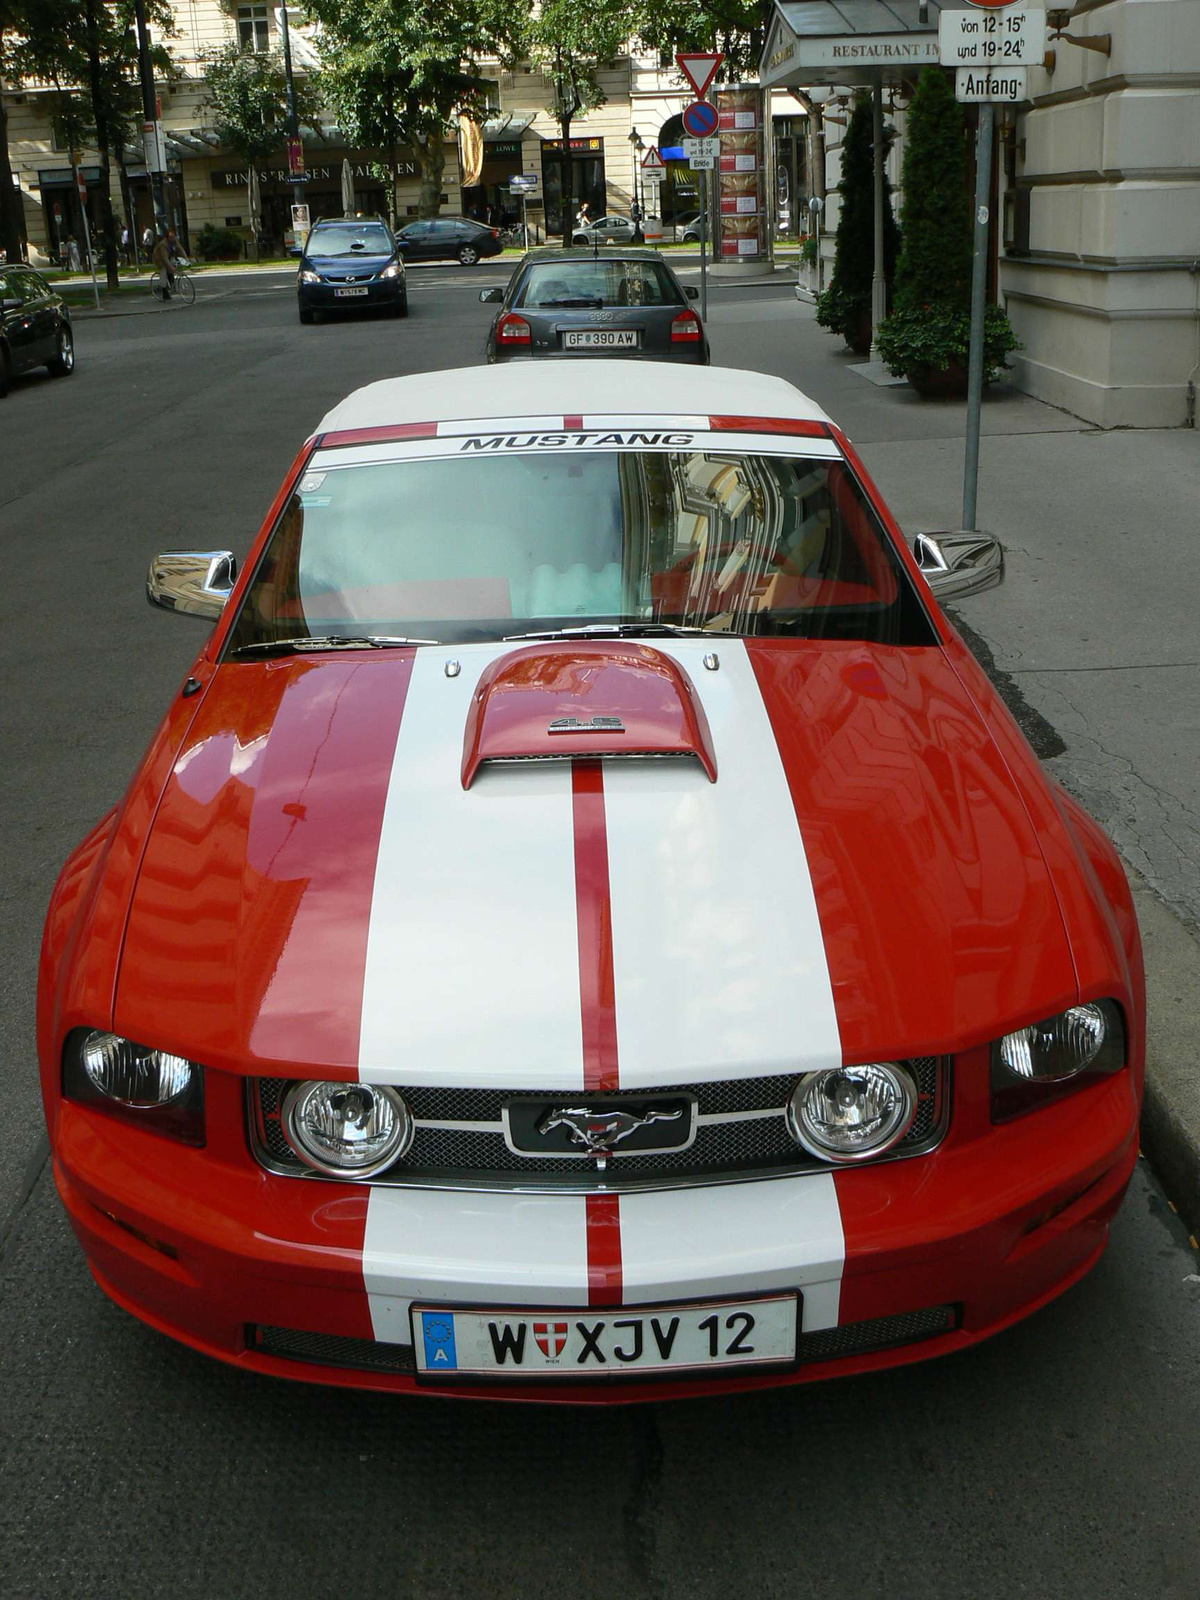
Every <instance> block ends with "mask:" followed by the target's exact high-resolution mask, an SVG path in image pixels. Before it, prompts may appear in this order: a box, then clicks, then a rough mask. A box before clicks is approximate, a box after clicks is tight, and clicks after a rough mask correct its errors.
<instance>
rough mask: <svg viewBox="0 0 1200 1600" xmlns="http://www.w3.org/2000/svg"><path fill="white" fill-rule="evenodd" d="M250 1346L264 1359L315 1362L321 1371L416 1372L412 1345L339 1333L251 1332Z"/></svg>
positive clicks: (261, 1328) (289, 1329)
mask: <svg viewBox="0 0 1200 1600" xmlns="http://www.w3.org/2000/svg"><path fill="white" fill-rule="evenodd" d="M250 1344H251V1347H252V1348H253V1349H255V1350H261V1351H262V1352H263V1354H264V1355H268V1356H281V1357H282V1358H283V1359H284V1360H286V1361H312V1362H314V1363H315V1364H316V1365H317V1366H321V1367H366V1368H368V1369H370V1370H372V1371H375V1372H414V1371H415V1370H416V1363H415V1362H414V1360H413V1351H412V1345H410V1344H379V1343H378V1342H377V1341H376V1340H374V1339H347V1338H345V1337H343V1335H341V1334H338V1333H301V1332H300V1331H299V1330H298V1329H296V1328H268V1327H265V1326H259V1327H255V1328H252V1329H251V1330H250Z"/></svg>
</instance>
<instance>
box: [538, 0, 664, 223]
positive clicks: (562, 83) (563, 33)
mask: <svg viewBox="0 0 1200 1600" xmlns="http://www.w3.org/2000/svg"><path fill="white" fill-rule="evenodd" d="M638 16H639V9H638V8H637V7H636V6H635V5H634V4H633V3H632V0H611V3H608V0H542V3H541V5H540V6H539V7H538V8H537V10H536V11H535V12H534V13H533V15H532V16H530V18H529V20H528V23H527V25H526V27H525V29H524V30H523V34H522V36H521V38H522V43H523V48H524V50H525V51H526V53H527V54H528V55H529V56H530V58H531V60H532V61H533V63H534V65H535V66H536V67H537V68H538V70H539V71H540V72H541V73H542V75H543V77H545V78H546V79H547V80H548V81H549V83H550V89H551V97H552V98H551V110H552V112H553V114H554V117H555V119H556V121H557V122H558V126H559V129H560V131H561V135H562V148H563V163H562V172H563V187H562V227H563V238H564V240H566V239H569V238H570V237H571V227H572V224H573V222H574V217H573V211H574V204H573V193H572V177H573V163H572V161H571V155H570V151H571V124H572V122H574V120H575V119H576V117H582V116H586V115H587V113H588V112H589V111H594V110H595V109H596V108H597V107H598V106H602V105H603V104H604V103H605V100H606V99H607V96H606V95H605V93H604V90H603V88H602V86H601V84H600V83H599V81H598V79H597V76H596V74H597V73H598V72H599V71H600V69H601V68H602V67H607V66H611V65H612V63H613V62H615V61H616V60H617V59H618V57H620V55H621V54H622V53H623V52H624V50H625V49H626V46H627V41H628V40H629V39H630V37H631V36H632V34H633V33H634V31H635V26H636V23H637V20H638Z"/></svg>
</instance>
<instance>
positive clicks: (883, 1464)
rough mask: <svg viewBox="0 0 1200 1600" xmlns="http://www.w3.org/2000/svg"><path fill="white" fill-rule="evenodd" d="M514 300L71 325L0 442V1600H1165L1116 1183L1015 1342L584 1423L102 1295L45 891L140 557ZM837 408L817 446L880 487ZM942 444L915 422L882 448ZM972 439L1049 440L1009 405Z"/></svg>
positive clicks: (1155, 1301)
mask: <svg viewBox="0 0 1200 1600" xmlns="http://www.w3.org/2000/svg"><path fill="white" fill-rule="evenodd" d="M503 276H504V269H499V270H498V269H494V268H480V269H477V270H476V271H474V272H466V271H463V270H461V269H458V268H456V267H454V268H448V269H439V268H433V269H425V270H423V271H421V270H418V271H415V272H414V273H413V279H414V283H413V292H412V306H413V310H412V315H411V317H410V318H409V320H408V321H407V322H393V321H390V320H363V321H358V322H354V323H346V324H336V325H328V324H327V325H324V326H320V327H313V328H301V327H300V326H299V325H298V323H297V322H296V317H295V309H294V305H293V302H292V299H291V296H290V293H289V292H288V291H289V288H290V284H289V282H288V281H287V280H286V279H285V278H283V277H279V278H277V279H272V278H248V279H244V280H242V279H239V280H222V281H220V282H219V283H212V284H206V283H204V282H203V281H202V282H201V294H200V298H199V299H198V301H197V303H196V305H195V307H194V308H192V309H190V310H188V309H185V308H182V307H180V308H175V307H170V308H167V309H165V310H161V311H156V312H152V313H151V314H149V315H144V316H137V317H118V318H111V319H103V320H91V321H83V320H81V321H80V323H79V326H78V340H77V342H78V349H79V367H78V371H77V373H76V375H75V376H74V377H73V378H72V379H70V380H69V381H67V382H51V381H50V380H48V379H44V378H42V377H40V376H39V377H35V378H32V379H27V380H18V381H17V382H16V383H15V384H14V392H13V394H12V396H11V397H10V399H9V400H7V401H6V402H4V403H3V405H2V406H0V559H2V562H3V566H2V568H0V570H2V571H3V574H4V577H3V581H2V583H0V705H2V706H3V760H2V761H0V818H2V819H3V827H2V829H0V1072H2V1074H3V1076H2V1078H0V1082H2V1083H3V1085H4V1091H5V1096H6V1105H7V1109H8V1111H9V1115H8V1117H7V1118H6V1119H4V1122H3V1125H2V1126H0V1228H2V1229H3V1230H4V1232H5V1238H4V1242H3V1245H2V1246H0V1484H2V1485H3V1487H2V1489H0V1593H3V1594H4V1595H5V1596H6V1597H7V1600H26V1597H28V1600H35V1597H36V1600H43V1597H50V1596H53V1597H59V1596H63V1597H70V1600H74V1597H76V1596H78V1597H81V1600H82V1597H87V1596H96V1597H102V1600H112V1597H121V1600H132V1597H140V1596H156V1597H157V1596H160V1595H162V1594H164V1593H167V1592H169V1593H171V1594H172V1596H173V1597H175V1600H185V1597H191V1596H196V1597H209V1596H211V1597H225V1596H242V1595H245V1596H251V1595H252V1596H255V1597H256V1600H273V1597H275V1596H280V1597H282V1596H285V1595H286V1596H289V1597H292V1596H295V1595H298V1594H299V1595H305V1596H312V1597H315V1600H324V1597H326V1596H328V1597H331V1600H332V1597H333V1596H337V1597H339V1600H343V1597H348V1600H359V1597H364V1600H365V1597H372V1596H376V1595H379V1596H383V1595H387V1596H421V1597H423V1596H443V1595H445V1596H451V1595H453V1596H455V1597H459V1596H463V1595H467V1596H473V1595H484V1594H486V1595H488V1596H505V1597H508V1596H512V1597H520V1600H525V1597H535V1596H542V1595H547V1596H550V1595H554V1596H559V1595H563V1594H569V1595H572V1596H577V1597H580V1600H587V1597H591V1596H593V1595H594V1596H597V1597H600V1596H603V1597H604V1600H611V1597H612V1596H613V1595H614V1594H621V1593H623V1594H629V1595H632V1596H636V1597H641V1596H646V1597H658V1596H669V1597H675V1596H681V1597H682V1596H689V1597H692V1596H695V1597H706V1596H709V1595H711V1596H714V1597H716V1596H718V1595H719V1596H721V1597H722V1600H723V1597H724V1596H726V1595H727V1594H729V1593H730V1592H740V1591H745V1590H749V1591H750V1592H752V1593H756V1594H764V1595H772V1596H774V1595H779V1596H785V1595H786V1596H809V1595H812V1596H837V1597H842V1596H855V1597H857V1596H875V1595H878V1596H887V1597H889V1600H891V1597H907V1596H914V1597H915V1596H917V1595H924V1594H927V1593H929V1592H938V1593H941V1594H947V1595H951V1596H960V1595H961V1596H969V1597H980V1600H983V1597H990V1596H996V1597H1001V1596H1003V1597H1006V1600H1007V1597H1011V1596H1021V1595H1036V1596H1043V1597H1053V1596H1071V1597H1074V1596H1085V1595H1086V1596H1089V1597H1091V1596H1105V1597H1107V1596H1118V1595H1121V1596H1124V1595H1131V1596H1172V1597H1178V1600H1192V1597H1194V1596H1196V1595H1197V1594H1198V1593H1200V1525H1198V1523H1197V1519H1196V1516H1195V1497H1194V1485H1195V1482H1196V1479H1197V1475H1198V1474H1197V1468H1198V1467H1200V1338H1198V1335H1200V1277H1198V1276H1197V1265H1196V1257H1195V1256H1194V1255H1193V1253H1192V1251H1191V1250H1190V1249H1189V1248H1188V1243H1187V1239H1186V1236H1185V1234H1184V1232H1183V1230H1182V1228H1181V1227H1180V1225H1179V1224H1178V1222H1177V1221H1176V1219H1175V1218H1174V1217H1173V1216H1172V1215H1171V1213H1170V1210H1169V1209H1168V1206H1167V1203H1166V1201H1165V1200H1164V1197H1163V1195H1162V1193H1161V1191H1160V1190H1159V1189H1158V1188H1157V1186H1156V1185H1155V1183H1154V1181H1153V1179H1152V1177H1151V1176H1150V1174H1149V1173H1148V1172H1147V1171H1146V1170H1145V1168H1144V1167H1139V1170H1138V1173H1137V1176H1136V1177H1135V1181H1134V1184H1133V1186H1132V1189H1131V1192H1130V1196H1129V1199H1128V1200H1127V1202H1126V1205H1125V1207H1124V1209H1123V1211H1122V1213H1121V1214H1120V1216H1119V1218H1118V1219H1117V1222H1116V1225H1115V1227H1114V1230H1113V1240H1112V1244H1111V1247H1110V1249H1109V1251H1108V1253H1107V1255H1106V1256H1105V1258H1104V1259H1103V1261H1102V1262H1101V1264H1100V1266H1099V1267H1098V1268H1097V1269H1096V1271H1095V1272H1094V1273H1093V1274H1092V1275H1091V1276H1090V1277H1089V1278H1088V1279H1087V1280H1085V1281H1084V1282H1083V1283H1082V1284H1080V1285H1078V1286H1077V1287H1076V1288H1074V1289H1072V1290H1071V1291H1070V1292H1069V1293H1068V1294H1067V1295H1065V1296H1064V1297H1063V1298H1062V1299H1061V1300H1060V1301H1058V1302H1057V1303H1056V1304H1055V1305H1053V1306H1052V1307H1050V1308H1048V1309H1047V1310H1045V1311H1043V1312H1042V1313H1041V1314H1039V1315H1038V1316H1037V1317H1036V1318H1034V1319H1033V1320H1032V1321H1030V1322H1027V1323H1025V1324H1023V1325H1022V1326H1020V1327H1018V1328H1016V1329H1013V1330H1012V1331H1010V1332H1009V1333H1007V1334H1005V1335H1003V1336H1001V1337H1000V1338H998V1339H996V1340H994V1341H992V1342H991V1343H990V1344H988V1345H986V1346H983V1347H981V1348H979V1349H977V1350H974V1351H972V1352H969V1353H967V1354H964V1355H960V1356H957V1357H955V1358H953V1359H950V1360H944V1361H942V1362H938V1363H933V1364H927V1365H923V1366H918V1367H914V1368H911V1369H907V1370H904V1371H900V1372H896V1373H891V1374H887V1375H884V1376H880V1377H872V1378H868V1379H857V1380H851V1381H846V1382H842V1383H839V1384H826V1385H819V1386H812V1387H808V1388H805V1389H800V1390H790V1391H784V1392H780V1393H777V1394H774V1395H770V1394H768V1395H761V1396H754V1397H751V1398H738V1399H732V1400H712V1401H707V1402H688V1403H679V1404H675V1405H668V1406H657V1407H651V1408H645V1409H638V1410H619V1411H615V1412H607V1413H601V1414H595V1413H591V1412H588V1413H576V1412H572V1411H569V1410H566V1411H564V1410H559V1409H545V1410H543V1409H529V1408H524V1407H520V1408H506V1407H501V1406H496V1405H494V1404H491V1403H446V1402H440V1401H431V1400H418V1401H413V1402H399V1403H397V1402H394V1401H389V1400H385V1399H380V1398H367V1397H361V1396H355V1395H350V1394H346V1393H343V1392H340V1391H335V1390H321V1389H309V1388H305V1387H302V1386H293V1385H289V1384H285V1383H282V1382H273V1381H270V1380H265V1379H260V1378H256V1377H253V1376H248V1375H243V1374H239V1373H236V1372H233V1371H230V1370H228V1369H226V1368H223V1367H221V1366H219V1365H217V1364H214V1363H210V1362H208V1361H206V1360H204V1359H202V1358H200V1357H198V1356H194V1355H193V1354H191V1353H190V1352H188V1351H186V1350H184V1349H182V1348H180V1347H177V1346H174V1345H172V1344H171V1343H169V1342H168V1341H166V1340H164V1339H162V1338H160V1337H159V1336H158V1335H156V1334H154V1333H151V1332H150V1331H149V1330H147V1329H145V1328H143V1327H142V1326H141V1325H140V1324H138V1323H136V1322H134V1321H133V1320H131V1319H130V1318H128V1317H127V1316H125V1315H124V1313H122V1312H120V1311H118V1310H116V1309H115V1308H114V1307H113V1306H111V1305H110V1304H109V1303H108V1302H107V1301H106V1300H105V1299H104V1297H103V1296H102V1295H101V1294H100V1292H99V1291H98V1290H97V1289H96V1288H95V1287H94V1286H93V1285H92V1283H91V1281H90V1279H89V1277H88V1274H87V1272H86V1269H85V1267H84V1265H83V1261H82V1258H81V1256H80V1254H79V1252H78V1250H77V1248H76V1246H75V1244H74V1241H73V1239H72V1237H71V1235H70V1232H69V1229H68V1228H67V1226H66V1224H65V1221H64V1219H63V1217H62V1214H61V1212H60V1210H59V1207H58V1205H57V1201H56V1199H55V1196H54V1192H53V1186H52V1184H51V1182H50V1181H49V1178H48V1175H47V1173H46V1172H45V1170H44V1168H43V1167H42V1165H41V1159H40V1147H39V1142H38V1141H39V1133H40V1120H41V1114H40V1105H39V1102H38V1098H37V1094H36V1083H35V1069H34V1060H33V987H34V976H35V964H36V952H37V943H38V936H39V930H40V922H41V917H42V914H43V910H44V906H45V901H46V897H47V895H48V893H49V889H50V886H51V884H52V882H53V879H54V876H55V874H56V872H57V870H58V866H59V864H60V863H61V861H62V859H63V857H64V856H65V854H66V853H67V851H68V850H69V849H70V847H71V846H72V845H73V844H74V842H75V841H76V840H77V839H78V838H79V836H80V835H81V834H82V833H83V832H84V831H85V829H86V828H87V826H88V825H89V824H90V823H91V822H92V821H93V820H94V819H95V818H96V817H97V816H99V815H100V813H101V812H102V811H103V810H104V809H105V808H106V807H107V806H108V805H109V804H110V803H111V802H112V801H113V800H114V799H115V798H116V797H117V795H118V794H119V793H120V791H121V789H122V788H123V787H124V784H125V782H126V781H127V779H128V776H129V774H130V772H131V771H132V769H133V766H134V764H135V762H136V760H137V758H138V756H139V754H140V752H141V750H142V748H143V747H144V745H145V743H146V740H147V739H148V737H149V735H150V733H151V731H152V729H153V727H154V725H155V723H156V722H157V720H158V718H159V717H160V715H161V713H162V711H163V709H164V707H165V705H166V703H167V699H168V697H169V695H170V694H171V692H172V690H173V688H174V686H175V685H176V684H177V682H178V680H179V678H180V677H181V675H182V673H183V671H184V669H185V667H186V665H187V663H188V662H189V660H190V659H191V656H192V654H193V653H194V650H195V648H196V646H197V644H198V642H199V639H200V638H201V636H202V634H201V632H200V631H199V629H200V627H201V626H202V625H199V624H192V623H189V622H188V621H187V620H186V619H183V618H177V617H171V616H168V615H167V614H166V613H164V612H156V611H152V610H150V608H148V607H147V606H146V604H145V602H144V599H143V581H144V574H145V567H146V563H147V560H148V559H149V557H150V556H151V555H152V554H153V553H154V551H155V550H157V549H159V548H165V547H170V546H185V545H201V546H206V547H224V546H228V547H231V548H233V549H234V550H236V551H237V552H238V553H239V554H241V553H242V552H244V550H245V549H246V547H247V545H248V543H249V541H250V539H251V537H252V535H253V532H254V530H255V528H256V527H257V525H258V522H259V520H260V518H261V516H262V514H263V512H264V510H265V508H266V506H267V504H268V503H269V501H270V499H271V497H272V494H273V492H274V489H275V487H276V485H277V483H278V480H279V479H280V477H281V476H282V474H283V472H284V470H285V469H286V467H287V465H288V463H289V461H290V460H291V457H292V455H293V454H294V452H295V449H296V447H297V446H298V444H299V443H300V441H301V440H302V439H303V438H304V437H305V435H306V434H307V433H308V431H309V430H310V429H311V428H312V426H313V425H314V423H315V422H316V421H317V420H318V419H319V417H320V416H321V414H322V413H323V411H324V410H325V409H327V407H328V406H329V405H330V404H332V403H333V402H334V401H336V400H337V399H339V398H341V397H342V396H343V395H344V394H345V393H346V392H347V391H348V390H349V389H351V388H354V387H356V386H357V385H359V384H361V383H365V382H368V381H370V380H372V379H374V378H378V377H383V376H387V375H390V374H395V373H399V372H417V371H422V370H427V369H430V368H435V367H439V366H465V365H470V364H474V363H475V362H476V361H477V360H478V359H479V357H480V354H481V350H482V340H483V332H484V329H485V327H486V323H487V318H488V314H489V313H488V310H487V308H485V307H482V306H480V305H479V304H478V302H477V291H478V289H479V288H480V287H483V286H484V285H486V284H489V283H492V282H498V281H501V279H502V278H503ZM794 305H795V303H794V301H792V299H791V297H790V292H788V291H787V290H786V289H785V288H783V287H782V286H771V287H768V288H764V289H761V290H757V289H756V290H749V289H721V290H717V291H715V292H714V298H713V317H712V338H713V347H714V359H716V360H717V361H726V362H728V363H729V364H731V365H743V366H762V367H764V368H767V369H769V370H776V371H781V372H783V373H785V375H788V376H792V377H793V378H797V379H798V381H800V382H801V383H802V384H803V383H804V382H805V376H804V374H803V373H802V372H799V373H798V372H797V371H795V370H794V367H795V362H794V360H793V358H792V357H791V355H790V349H789V345H788V342H787V339H786V338H783V339H781V337H780V330H781V327H782V328H786V326H787V319H788V318H789V317H790V316H792V315H793V314H794ZM789 362H790V363H791V367H790V368H789ZM636 381H637V369H636V367H634V368H631V384H633V383H636ZM856 384H861V379H851V380H849V387H848V388H847V390H846V395H845V402H846V403H845V405H844V406H843V407H841V408H840V409H839V413H838V414H839V416H841V417H844V418H845V420H846V421H847V422H848V423H849V425H850V428H851V431H852V432H855V433H856V435H857V437H858V438H859V439H860V440H863V441H864V442H866V443H867V444H868V448H867V450H866V455H867V459H868V462H869V463H870V461H871V449H870V446H869V432H870V429H869V426H868V407H867V400H868V399H869V397H867V396H864V397H863V399H862V402H861V404H862V408H863V409H862V416H861V417H860V418H859V419H858V422H857V424H856V420H855V417H854V416H853V415H847V411H850V412H852V411H853V408H854V406H855V405H856V404H858V403H859V402H858V401H857V400H856V399H855V396H856V395H857V394H858V393H859V391H858V390H857V389H855V388H854V385H856ZM866 387H867V386H863V388H864V389H865V388H866ZM821 398H823V399H824V398H825V396H823V395H822V396H821ZM827 403H830V402H828V401H827ZM873 414H874V413H872V415H873ZM931 416H932V417H933V420H931ZM938 417H940V419H941V420H940V423H939V422H938V420H937V419H938ZM945 417H946V413H945V412H942V413H938V414H936V415H933V414H930V413H923V412H921V411H920V410H918V409H915V408H914V409H912V410H911V411H906V412H905V414H904V417H903V419H902V427H903V428H904V429H907V430H908V433H907V434H906V435H904V436H907V437H911V438H914V439H920V438H931V437H933V433H931V431H930V430H931V429H935V428H936V427H937V426H939V425H940V426H941V427H943V428H944V427H945ZM988 426H989V428H994V429H995V428H1004V429H1007V430H1008V431H1015V432H1021V431H1028V432H1030V433H1040V432H1046V431H1047V430H1051V431H1052V430H1054V429H1055V428H1057V427H1064V428H1071V427H1076V426H1077V425H1076V424H1073V423H1071V422H1070V419H1064V418H1062V417H1061V414H1058V413H1050V412H1046V411H1045V410H1044V408H1041V407H1036V406H1034V405H1033V403H1032V402H1028V401H1025V400H1023V399H1021V397H1019V396H1011V397H1001V399H1000V400H999V403H998V404H997V405H994V406H989V408H988Z"/></svg>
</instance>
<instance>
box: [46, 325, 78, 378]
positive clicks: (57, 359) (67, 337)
mask: <svg viewBox="0 0 1200 1600" xmlns="http://www.w3.org/2000/svg"><path fill="white" fill-rule="evenodd" d="M46 371H47V372H48V373H49V374H50V376H51V377H52V378H69V377H70V376H71V374H72V373H73V372H74V371H75V340H74V337H73V336H72V334H71V330H70V328H69V327H68V326H67V324H66V323H65V322H64V323H63V324H62V326H61V327H60V328H59V330H58V340H57V342H56V344H55V347H54V354H53V355H52V356H51V357H50V359H49V361H47V363H46Z"/></svg>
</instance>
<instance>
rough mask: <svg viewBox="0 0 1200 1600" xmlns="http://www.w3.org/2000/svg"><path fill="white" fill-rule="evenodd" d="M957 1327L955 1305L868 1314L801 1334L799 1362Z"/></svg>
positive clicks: (860, 1351) (912, 1341) (909, 1341)
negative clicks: (865, 1318)
mask: <svg viewBox="0 0 1200 1600" xmlns="http://www.w3.org/2000/svg"><path fill="white" fill-rule="evenodd" d="M957 1326H958V1307H957V1306H930V1307H928V1308H927V1309H926V1310H924V1311H904V1312H901V1313H900V1315H899V1316H894V1317H871V1318H870V1319H869V1320H868V1321H866V1322H847V1323H844V1324H843V1325H842V1326H841V1327H840V1328H821V1329H819V1330H818V1331H817V1332H816V1333H802V1334H801V1335H800V1360H801V1361H833V1360H834V1359H835V1358H836V1357H838V1356H857V1355H863V1354H864V1353H865V1352H866V1351H868V1350H886V1349H888V1348H890V1347H891V1346H892V1345H897V1344H915V1343H916V1342H917V1340H918V1339H933V1338H936V1336H937V1335H938V1334H939V1333H952V1332H953V1331H954V1329H955V1328H956V1327H957Z"/></svg>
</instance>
